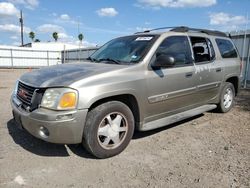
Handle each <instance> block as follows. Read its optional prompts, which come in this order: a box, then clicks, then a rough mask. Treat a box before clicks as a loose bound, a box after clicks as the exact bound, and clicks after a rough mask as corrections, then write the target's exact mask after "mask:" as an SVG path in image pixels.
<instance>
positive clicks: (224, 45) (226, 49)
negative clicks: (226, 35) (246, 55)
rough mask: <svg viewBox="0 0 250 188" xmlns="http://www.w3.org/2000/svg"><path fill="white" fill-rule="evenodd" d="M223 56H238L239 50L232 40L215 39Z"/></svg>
mask: <svg viewBox="0 0 250 188" xmlns="http://www.w3.org/2000/svg"><path fill="white" fill-rule="evenodd" d="M215 41H216V43H217V46H218V48H219V50H220V54H221V57H223V58H236V57H237V52H236V49H235V47H234V45H233V44H232V42H231V41H229V40H226V39H215Z"/></svg>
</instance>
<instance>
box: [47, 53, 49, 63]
mask: <svg viewBox="0 0 250 188" xmlns="http://www.w3.org/2000/svg"><path fill="white" fill-rule="evenodd" d="M47 65H48V66H49V51H47Z"/></svg>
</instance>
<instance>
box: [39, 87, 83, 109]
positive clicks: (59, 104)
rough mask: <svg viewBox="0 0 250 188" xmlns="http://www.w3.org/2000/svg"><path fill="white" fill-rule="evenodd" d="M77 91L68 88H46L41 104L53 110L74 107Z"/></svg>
mask: <svg viewBox="0 0 250 188" xmlns="http://www.w3.org/2000/svg"><path fill="white" fill-rule="evenodd" d="M77 94H78V93H77V91H75V90H73V89H69V88H51V89H47V90H46V91H45V93H44V95H43V99H42V102H41V106H42V107H44V108H49V109H53V110H70V109H75V108H76V105H77V98H78V95H77Z"/></svg>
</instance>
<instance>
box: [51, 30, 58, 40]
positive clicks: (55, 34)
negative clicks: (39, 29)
mask: <svg viewBox="0 0 250 188" xmlns="http://www.w3.org/2000/svg"><path fill="white" fill-rule="evenodd" d="M52 37H53V38H54V40H55V42H56V41H57V40H58V33H57V32H54V33H53V34H52Z"/></svg>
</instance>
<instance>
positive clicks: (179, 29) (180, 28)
mask: <svg viewBox="0 0 250 188" xmlns="http://www.w3.org/2000/svg"><path fill="white" fill-rule="evenodd" d="M164 29H170V30H169V31H175V32H188V31H195V32H200V33H205V34H208V35H215V36H221V37H227V34H226V33H224V32H221V31H216V30H208V29H197V28H190V27H186V26H178V27H160V28H156V29H151V30H146V31H143V32H137V33H136V34H138V33H149V32H151V31H158V30H164Z"/></svg>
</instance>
